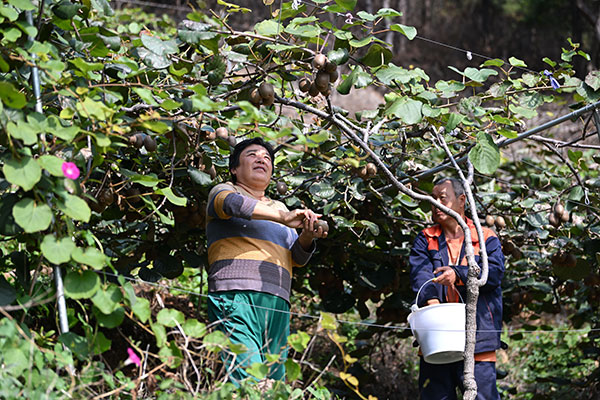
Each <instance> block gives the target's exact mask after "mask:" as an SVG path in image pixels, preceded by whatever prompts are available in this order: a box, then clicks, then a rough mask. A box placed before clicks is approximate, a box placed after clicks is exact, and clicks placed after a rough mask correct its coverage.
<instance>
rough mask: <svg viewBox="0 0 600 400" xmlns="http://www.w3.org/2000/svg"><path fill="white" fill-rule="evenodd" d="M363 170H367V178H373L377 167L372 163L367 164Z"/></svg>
mask: <svg viewBox="0 0 600 400" xmlns="http://www.w3.org/2000/svg"><path fill="white" fill-rule="evenodd" d="M365 168H366V169H367V175H368V176H375V175H377V166H376V165H375V164H373V163H367V165H365Z"/></svg>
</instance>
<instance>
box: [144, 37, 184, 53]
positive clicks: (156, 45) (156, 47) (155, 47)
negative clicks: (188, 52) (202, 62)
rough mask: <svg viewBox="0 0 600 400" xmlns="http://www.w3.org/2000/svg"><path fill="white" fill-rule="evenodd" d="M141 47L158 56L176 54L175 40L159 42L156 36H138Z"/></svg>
mask: <svg viewBox="0 0 600 400" xmlns="http://www.w3.org/2000/svg"><path fill="white" fill-rule="evenodd" d="M140 39H141V40H142V43H143V45H144V46H145V47H146V48H147V49H148V50H150V51H152V52H153V53H155V54H158V55H159V56H164V55H167V54H175V53H177V52H178V50H179V49H178V48H177V44H176V42H175V40H166V41H164V40H161V39H160V38H159V37H157V36H150V35H140Z"/></svg>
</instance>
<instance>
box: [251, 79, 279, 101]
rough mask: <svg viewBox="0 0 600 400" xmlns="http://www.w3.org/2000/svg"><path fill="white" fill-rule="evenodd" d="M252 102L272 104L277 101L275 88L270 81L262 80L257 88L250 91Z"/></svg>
mask: <svg viewBox="0 0 600 400" xmlns="http://www.w3.org/2000/svg"><path fill="white" fill-rule="evenodd" d="M250 102H251V103H252V104H254V106H256V107H258V106H260V105H263V106H266V107H268V106H270V105H272V104H273V103H274V102H275V89H274V88H273V85H271V84H270V83H268V82H262V83H261V84H260V85H259V86H258V87H257V88H254V89H252V90H251V91H250Z"/></svg>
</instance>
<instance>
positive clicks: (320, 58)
mask: <svg viewBox="0 0 600 400" xmlns="http://www.w3.org/2000/svg"><path fill="white" fill-rule="evenodd" d="M325 64H327V57H325V54H321V53H319V54H317V55H315V58H313V61H312V66H313V68H314V69H316V70H320V69H322V68H323V67H324V66H325Z"/></svg>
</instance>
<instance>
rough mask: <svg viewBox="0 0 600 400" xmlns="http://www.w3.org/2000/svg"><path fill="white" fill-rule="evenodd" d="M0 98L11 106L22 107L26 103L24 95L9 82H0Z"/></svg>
mask: <svg viewBox="0 0 600 400" xmlns="http://www.w3.org/2000/svg"><path fill="white" fill-rule="evenodd" d="M0 99H1V100H2V102H3V103H4V104H6V106H7V107H11V108H23V107H25V104H27V99H26V98H25V95H24V94H23V93H21V92H19V91H18V90H17V89H15V87H14V86H13V85H12V84H11V83H9V82H0Z"/></svg>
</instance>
